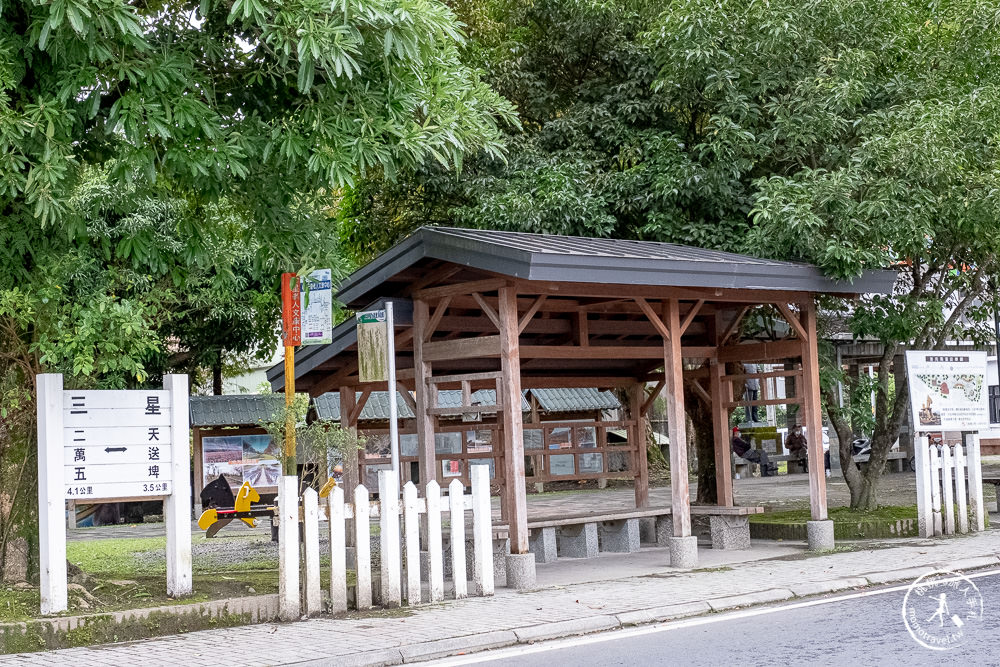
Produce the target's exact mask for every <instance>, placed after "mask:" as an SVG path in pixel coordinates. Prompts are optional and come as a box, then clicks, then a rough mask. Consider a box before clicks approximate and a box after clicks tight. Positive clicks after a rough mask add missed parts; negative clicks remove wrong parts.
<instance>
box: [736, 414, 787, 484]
mask: <svg viewBox="0 0 1000 667" xmlns="http://www.w3.org/2000/svg"><path fill="white" fill-rule="evenodd" d="M733 451H734V452H735V453H736V456H739V457H740V458H742V459H743V460H745V461H750V462H751V463H759V464H760V476H761V477H770V476H771V475H774V474H777V472H778V466H777V465H776V464H774V463H771V462H770V461H768V460H767V452H765V451H764V450H761V449H754V448H753V447H752V446H751V445H750V443H749V442H747V441H746V440H744V439H743V438H741V437H740V427H739V426H734V427H733Z"/></svg>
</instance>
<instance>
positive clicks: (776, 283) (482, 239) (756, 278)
mask: <svg viewBox="0 0 1000 667" xmlns="http://www.w3.org/2000/svg"><path fill="white" fill-rule="evenodd" d="M425 260H440V261H445V262H451V263H454V264H458V265H460V266H466V267H469V268H472V269H479V270H482V271H489V272H492V273H494V274H500V275H504V276H510V277H514V278H522V279H525V280H543V281H557V282H577V283H604V284H611V285H653V286H664V287H716V288H728V289H761V290H788V291H798V292H825V293H830V294H859V293H866V292H878V293H888V292H890V291H891V290H892V285H893V282H894V281H895V277H896V274H895V272H892V271H870V272H866V273H865V274H864V275H862V276H860V277H858V278H857V279H855V280H854V281H853V282H846V281H839V280H834V279H832V278H829V277H827V276H825V275H823V273H822V272H820V270H819V269H818V268H816V267H815V266H813V265H811V264H803V263H799V262H785V261H779V260H773V259H764V258H759V257H751V256H749V255H738V254H735V253H728V252H721V251H718V250H705V249H702V248H693V247H690V246H682V245H675V244H672V243H657V242H654V241H632V240H625V239H598V238H581V237H575V236H556V235H551V234H527V233H523V232H503V231H495V230H484V229H457V228H451V227H421V228H420V229H418V230H417V231H416V232H414V233H413V235H412V236H410V237H409V238H407V239H406V240H404V241H402V242H400V243H399V244H397V245H396V246H394V247H393V248H391V249H390V250H388V251H387V252H385V253H383V254H382V255H379V256H378V257H377V258H375V259H374V260H373V261H372V262H371V263H369V264H367V265H366V266H364V267H362V268H361V269H359V270H357V271H355V272H354V273H353V274H352V275H351V276H350V277H348V278H347V279H346V280H345V281H344V282H343V283H342V284H341V286H340V292H339V294H338V298H339V299H340V300H341V301H342V302H344V303H345V304H347V305H348V306H349V307H352V308H361V307H364V306H366V305H368V304H369V303H371V302H372V301H373V300H375V299H376V298H378V297H380V296H390V295H392V294H393V293H394V291H393V290H392V289H391V286H390V285H389V284H388V283H390V281H391V279H392V278H393V277H394V276H397V275H398V274H400V273H402V272H404V271H405V270H406V269H408V268H410V267H412V266H414V265H416V264H418V263H420V262H423V261H425Z"/></svg>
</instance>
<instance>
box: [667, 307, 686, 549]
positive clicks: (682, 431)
mask: <svg viewBox="0 0 1000 667" xmlns="http://www.w3.org/2000/svg"><path fill="white" fill-rule="evenodd" d="M665 306H666V313H665V315H666V318H665V319H666V321H667V329H668V331H669V335H668V336H666V337H664V343H663V369H664V373H665V379H666V381H667V433H668V435H669V437H670V503H671V504H670V506H671V507H672V508H673V512H672V516H673V523H674V537H690V535H691V496H690V492H689V488H688V487H689V485H688V460H687V431H686V427H685V419H686V416H685V414H684V357H683V354H682V352H681V318H680V304H679V303H678V301H677V299H668V300H667V302H666V304H665Z"/></svg>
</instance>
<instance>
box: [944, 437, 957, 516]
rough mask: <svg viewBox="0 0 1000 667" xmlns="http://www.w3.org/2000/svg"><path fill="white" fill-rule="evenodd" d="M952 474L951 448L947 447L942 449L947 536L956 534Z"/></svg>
mask: <svg viewBox="0 0 1000 667" xmlns="http://www.w3.org/2000/svg"><path fill="white" fill-rule="evenodd" d="M952 472H953V467H952V459H951V447H949V446H948V445H945V446H943V447H942V448H941V488H942V490H943V492H944V494H943V496H944V499H943V506H942V508H941V510H942V512H943V513H944V534H945V535H954V534H955V487H954V482H953V476H952Z"/></svg>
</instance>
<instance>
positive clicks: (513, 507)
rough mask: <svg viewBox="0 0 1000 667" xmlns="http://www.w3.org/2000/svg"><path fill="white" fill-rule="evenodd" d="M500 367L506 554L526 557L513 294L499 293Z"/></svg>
mask: <svg viewBox="0 0 1000 667" xmlns="http://www.w3.org/2000/svg"><path fill="white" fill-rule="evenodd" d="M499 292H500V313H499V317H500V366H501V379H502V381H503V385H502V389H503V398H502V399H501V398H500V397H499V396H498V397H497V399H498V402H500V403H501V404H502V406H503V408H502V409H503V452H504V498H505V499H506V501H507V524H508V525H509V526H510V552H511V553H512V554H526V553H528V507H527V500H526V498H525V488H524V439H523V436H522V426H523V425H522V423H521V358H520V354H519V350H518V338H519V329H518V321H517V294H516V292H515V291H514V288H513V287H501V288H500V290H499Z"/></svg>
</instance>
